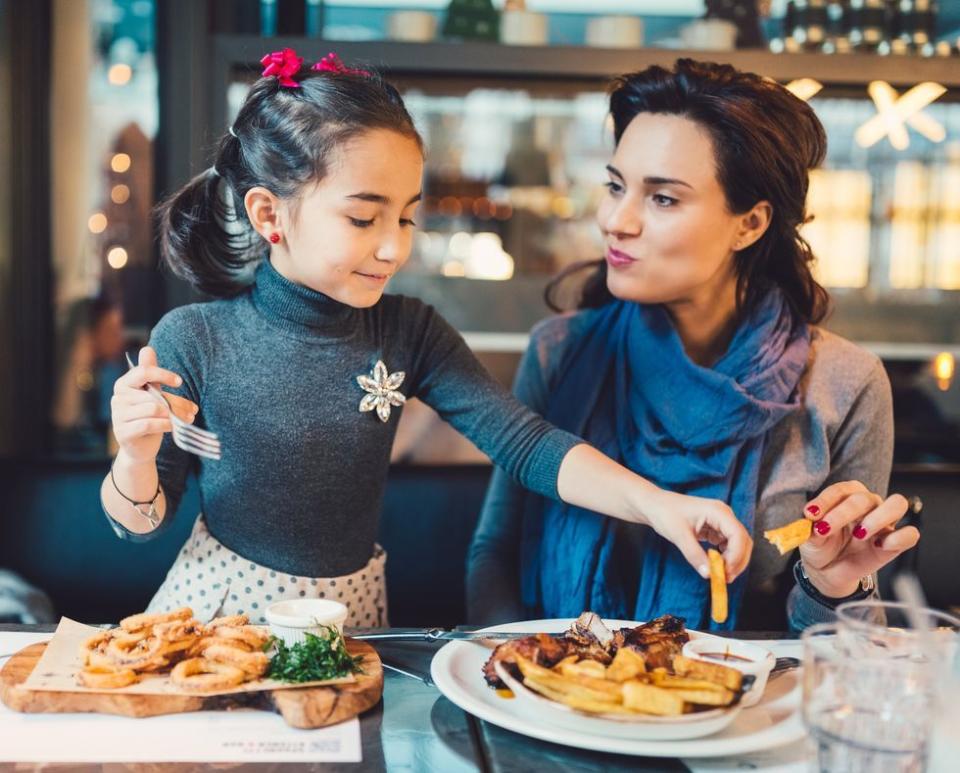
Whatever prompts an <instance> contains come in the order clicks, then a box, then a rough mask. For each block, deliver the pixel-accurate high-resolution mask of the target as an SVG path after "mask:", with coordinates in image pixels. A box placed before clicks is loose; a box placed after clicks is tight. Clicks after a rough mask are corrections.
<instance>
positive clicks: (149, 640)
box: [105, 636, 163, 668]
mask: <svg viewBox="0 0 960 773" xmlns="http://www.w3.org/2000/svg"><path fill="white" fill-rule="evenodd" d="M162 646H163V642H162V641H161V640H160V639H157V638H155V637H152V636H151V637H139V638H137V637H136V636H130V637H121V636H116V637H114V638H112V639H111V640H110V641H109V642H108V643H107V649H106V653H105V654H106V655H107V656H108V657H110V658H111V659H112V660H113V662H114V663H115V664H116V665H118V666H126V667H127V668H142V667H143V666H145V665H147V664H149V663H151V662H153V661H154V659H155V658H156V656H157V655H158V654H159V652H160V648H161V647H162Z"/></svg>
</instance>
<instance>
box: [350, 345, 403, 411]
mask: <svg viewBox="0 0 960 773" xmlns="http://www.w3.org/2000/svg"><path fill="white" fill-rule="evenodd" d="M406 375H407V374H406V373H405V372H404V371H402V370H399V371H397V372H396V373H390V372H389V371H388V370H387V366H386V365H384V364H383V360H377V364H376V365H374V366H373V370H371V371H370V375H369V376H366V375H362V376H357V383H358V384H359V385H360V386H361V387H363V391H365V392H368V394H365V395H364V396H363V399H362V400H361V401H360V413H367V412H368V411H372V410H374V409H376V411H377V416H379V417H380V421H383V422H386V421H388V420H389V419H390V406H400V405H403V404H404V403H405V402H406V401H407V398H406V397H404V396H403V395H402V394H400V393H399V392H398V391H397V389H399V388H400V385H401V384H402V383H403V379H404V378H405V377H406Z"/></svg>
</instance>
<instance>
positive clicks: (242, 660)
mask: <svg viewBox="0 0 960 773" xmlns="http://www.w3.org/2000/svg"><path fill="white" fill-rule="evenodd" d="M203 656H204V657H205V658H206V659H207V660H214V661H216V662H217V663H227V664H229V665H231V666H236V667H237V668H240V669H242V670H243V673H244V674H246V675H248V676H251V677H254V678H256V677H260V676H263V674H264V673H266V671H267V666H269V665H270V658H269V657H267V653H265V652H244V651H243V650H241V649H240V648H239V647H231V646H230V645H228V644H214V645H212V646H210V647H207V648H206V649H205V650H204V651H203Z"/></svg>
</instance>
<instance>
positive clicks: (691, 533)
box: [645, 490, 753, 583]
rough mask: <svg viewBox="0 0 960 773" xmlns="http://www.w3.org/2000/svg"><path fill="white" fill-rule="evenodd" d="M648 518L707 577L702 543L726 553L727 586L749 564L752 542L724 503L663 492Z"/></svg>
mask: <svg viewBox="0 0 960 773" xmlns="http://www.w3.org/2000/svg"><path fill="white" fill-rule="evenodd" d="M645 515H646V519H647V522H648V523H649V524H650V526H651V527H653V529H654V530H655V531H656V532H657V534H659V535H660V536H661V537H663V538H664V539H668V540H670V542H672V543H673V544H674V545H676V546H677V548H679V550H680V552H681V553H683V557H684V558H686V559H687V561H688V562H689V564H690V566H692V567H693V568H694V569H696V570H697V572H699V573H700V575H701V576H702V577H704V578H706V577H709V576H710V573H709V569H708V567H707V554H706V552H704V549H703V548H702V547H701V545H700V542H701V541H704V542H709V543H711V544H713V545H716V546H717V547H718V548H719V549H720V552H721V553H723V561H724V566H725V568H726V574H727V582H728V583H730V582H733V581H734V580H735V579H736V578H737V576H738V575H739V574H740V573H741V572H742V571H743V570H744V569H746V568H747V564H748V563H750V552H751V551H752V550H753V539H752V538H751V537H750V534H749V533H748V532H747V530H746V529H745V528H744V527H743V524H742V523H740V521H738V520H737V517H736V516H735V515H734V514H733V510H731V509H730V506H729V505H727V504H726V503H725V502H721V501H720V500H718V499H704V498H703V497H693V496H686V495H684V494H676V493H674V492H672V491H664V490H660V491H658V492H657V493H656V494H655V495H654V497H653V505H652V506H648V507H647V508H645Z"/></svg>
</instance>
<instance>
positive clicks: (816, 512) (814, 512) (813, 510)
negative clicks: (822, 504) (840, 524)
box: [807, 505, 820, 515]
mask: <svg viewBox="0 0 960 773" xmlns="http://www.w3.org/2000/svg"><path fill="white" fill-rule="evenodd" d="M807 512H808V513H810V515H820V508H819V507H817V506H816V505H810V506H809V507H807Z"/></svg>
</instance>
